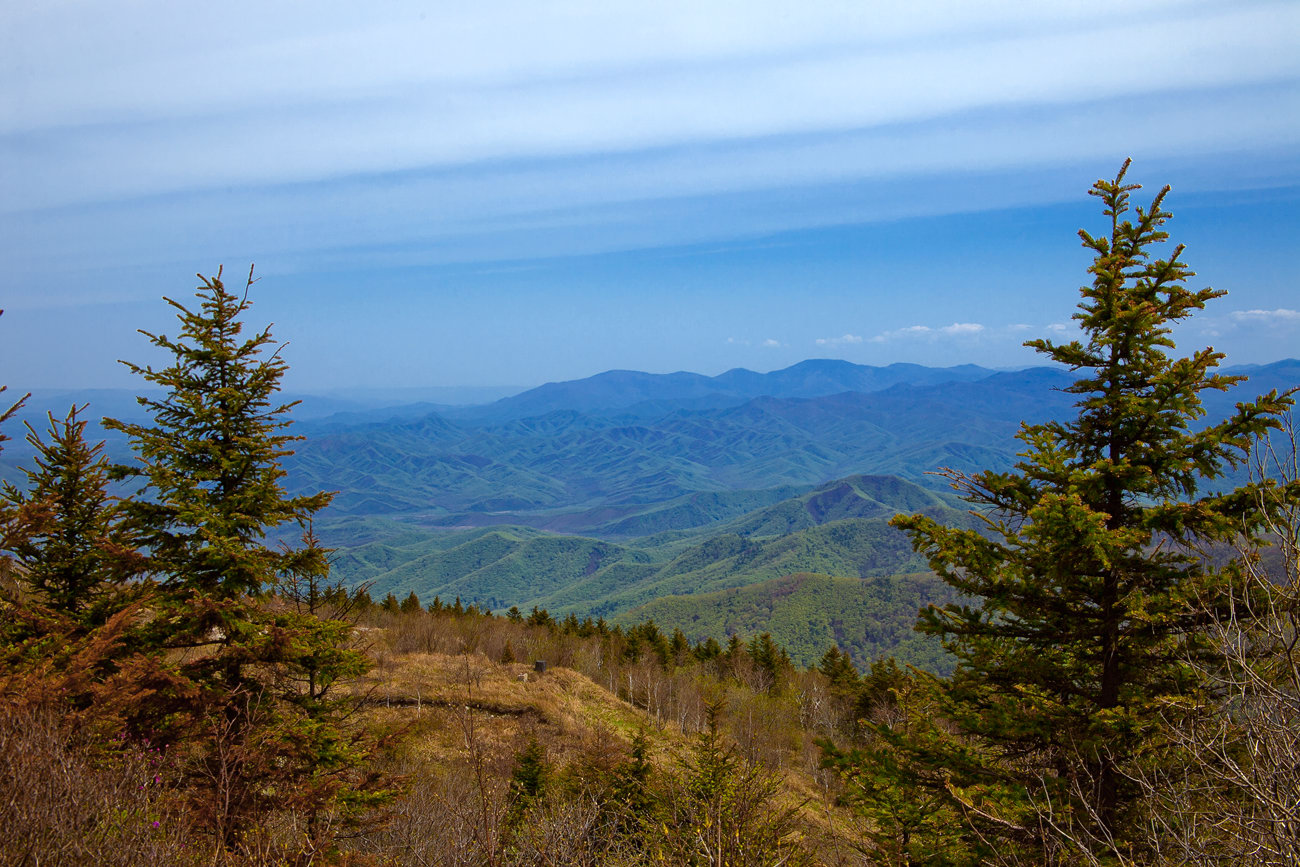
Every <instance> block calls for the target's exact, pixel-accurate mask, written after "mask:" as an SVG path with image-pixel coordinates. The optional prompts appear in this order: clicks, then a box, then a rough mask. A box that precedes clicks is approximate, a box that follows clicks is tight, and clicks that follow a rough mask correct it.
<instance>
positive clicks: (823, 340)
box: [817, 334, 862, 346]
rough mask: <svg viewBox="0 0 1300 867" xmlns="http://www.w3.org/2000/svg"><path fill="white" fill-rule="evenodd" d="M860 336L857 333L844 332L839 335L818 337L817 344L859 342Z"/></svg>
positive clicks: (835, 344) (842, 344) (828, 344)
mask: <svg viewBox="0 0 1300 867" xmlns="http://www.w3.org/2000/svg"><path fill="white" fill-rule="evenodd" d="M861 342H862V338H861V337H860V336H859V335H857V334H844V335H841V336H839V337H818V338H817V345H818V346H846V345H848V344H851V343H861Z"/></svg>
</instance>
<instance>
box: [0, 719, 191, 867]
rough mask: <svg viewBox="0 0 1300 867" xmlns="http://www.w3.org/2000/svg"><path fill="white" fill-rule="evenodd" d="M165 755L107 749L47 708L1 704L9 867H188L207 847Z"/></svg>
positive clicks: (0, 829) (0, 788) (0, 805)
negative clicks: (181, 802)
mask: <svg viewBox="0 0 1300 867" xmlns="http://www.w3.org/2000/svg"><path fill="white" fill-rule="evenodd" d="M172 770H173V769H172V768H171V767H170V762H169V759H168V757H167V755H166V754H165V752H163V751H162V750H158V749H153V748H150V747H148V746H140V745H129V744H127V743H125V742H121V743H119V744H117V745H116V746H114V747H112V748H108V749H106V748H103V747H101V746H98V745H96V744H94V743H91V742H87V741H85V740H84V739H82V738H80V737H78V736H77V735H76V734H72V733H69V732H68V731H67V729H66V728H65V727H64V726H63V725H61V724H60V720H59V719H58V718H57V717H56V716H55V715H54V714H53V713H52V712H51V711H49V710H42V709H32V708H19V707H14V706H13V705H4V706H0V792H4V793H5V795H4V797H0V855H3V861H4V863H7V864H41V865H49V867H56V865H65V864H66V865H78V867H79V865H85V864H100V865H106V867H115V865H122V867H129V865H140V864H158V865H189V864H198V863H203V862H204V859H203V858H202V854H203V849H204V847H203V845H202V843H201V842H200V840H199V838H198V837H197V836H196V835H195V834H194V833H193V829H192V828H191V827H190V825H189V824H188V822H187V821H186V818H185V816H184V814H183V813H182V812H181V811H179V810H178V809H177V805H178V804H177V799H176V797H175V793H174V792H173V791H172V790H171V788H170V783H171V776H172Z"/></svg>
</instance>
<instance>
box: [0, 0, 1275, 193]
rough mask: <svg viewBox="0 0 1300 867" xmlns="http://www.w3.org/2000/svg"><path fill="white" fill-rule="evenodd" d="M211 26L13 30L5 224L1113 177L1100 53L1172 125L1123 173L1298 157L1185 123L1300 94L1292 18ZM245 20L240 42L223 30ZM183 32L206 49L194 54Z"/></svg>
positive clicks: (1241, 12)
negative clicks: (241, 189) (269, 209)
mask: <svg viewBox="0 0 1300 867" xmlns="http://www.w3.org/2000/svg"><path fill="white" fill-rule="evenodd" d="M11 5H12V4H11ZM221 5H222V7H223V9H222V10H220V11H205V10H199V9H197V8H190V9H189V11H188V12H183V13H176V14H172V10H173V4H163V3H161V2H160V0H152V2H150V0H145V2H142V3H139V4H133V7H132V12H131V13H130V14H129V15H123V14H121V13H120V9H118V8H117V7H116V6H112V5H111V4H109V5H102V6H100V7H97V6H96V5H95V4H90V5H82V4H78V5H76V6H75V7H73V6H65V5H63V4H49V8H48V9H46V8H38V7H41V6H42V4H34V6H33V8H32V9H13V10H6V13H5V15H6V18H5V26H6V29H7V30H8V31H9V36H10V38H9V39H8V40H6V43H5V44H6V49H7V53H8V55H9V57H8V58H7V61H6V62H5V64H4V66H3V67H0V77H2V78H3V81H4V83H5V84H6V85H7V86H6V87H5V88H2V89H0V94H2V95H0V138H2V139H3V140H4V141H3V144H4V145H5V146H4V147H3V151H4V156H5V158H6V161H7V162H8V167H9V172H8V174H9V178H10V179H11V181H12V187H13V189H12V190H11V191H10V192H9V196H8V198H10V199H11V200H12V201H11V203H10V207H14V208H23V207H32V206H34V205H37V204H40V203H42V202H49V201H84V200H97V199H102V198H105V197H117V196H131V195H145V194H154V193H162V192H173V191H179V190H193V189H211V188H214V187H226V186H229V185H258V184H275V183H283V182H302V181H314V180H322V179H331V178H339V177H346V176H357V175H371V174H380V173H389V172H394V171H406V170H413V169H433V168H441V169H446V168H449V167H457V166H470V165H482V164H484V163H486V162H488V161H526V160H534V159H550V158H562V157H573V156H581V155H587V156H592V155H611V154H630V153H639V152H644V151H656V150H659V149H664V148H668V149H674V148H681V147H700V146H712V145H717V144H719V143H751V144H752V143H757V142H764V141H768V142H769V143H770V145H771V147H772V149H773V150H772V151H771V152H769V151H768V150H767V148H766V147H764V148H759V149H757V150H755V151H751V152H749V153H747V154H744V155H743V157H744V158H742V159H740V160H738V161H737V160H736V159H735V155H731V157H730V158H729V159H719V160H717V164H716V165H710V166H709V167H708V169H709V171H708V172H707V173H703V174H702V173H698V172H693V171H691V170H690V169H689V168H684V167H681V166H678V167H675V168H674V167H673V166H672V165H671V162H672V161H671V160H668V161H667V163H668V165H666V166H665V167H666V168H668V169H669V171H667V172H661V173H658V174H656V175H654V176H653V183H654V184H658V185H660V187H661V188H662V187H663V185H664V184H665V182H668V188H669V189H671V188H673V187H682V186H684V187H687V188H688V191H695V192H702V191H708V190H712V189H716V188H717V185H719V184H724V185H731V186H730V188H735V186H734V185H737V184H739V185H742V186H748V187H751V188H752V187H755V186H764V185H770V184H772V183H773V181H775V182H776V183H786V182H788V181H789V180H790V179H791V176H792V175H793V176H794V177H796V178H798V177H799V176H806V177H807V178H808V179H813V180H815V179H820V180H823V181H828V180H831V179H834V178H837V177H845V176H846V175H847V176H857V177H862V176H891V175H897V174H899V173H906V172H916V171H933V170H936V169H942V168H945V167H946V168H948V169H957V170H960V169H968V168H987V167H988V166H989V164H990V161H993V162H995V163H997V164H1001V165H1005V164H1014V165H1017V166H1023V165H1025V164H1026V162H1030V161H1041V160H1043V159H1045V158H1048V159H1054V160H1062V159H1069V158H1074V157H1077V156H1079V155H1081V154H1086V155H1095V154H1098V153H1104V154H1106V155H1108V156H1109V155H1110V154H1111V153H1112V152H1113V150H1114V146H1113V139H1112V137H1111V136H1110V135H1109V133H1108V132H1107V131H1106V129H1105V127H1104V124H1100V123H1096V122H1094V121H1093V120H1092V119H1090V118H1086V117H1080V116H1078V115H1077V112H1078V110H1079V109H1080V107H1081V106H1086V105H1088V104H1099V103H1103V102H1105V101H1107V100H1111V99H1120V98H1126V97H1127V95H1128V94H1130V93H1131V89H1132V87H1133V81H1132V77H1131V72H1130V70H1128V69H1127V68H1125V67H1123V66H1122V65H1116V64H1111V63H1107V62H1105V60H1104V58H1101V57H1100V56H1099V55H1098V53H1097V51H1096V45H1098V44H1103V43H1104V44H1107V45H1109V46H1111V47H1112V50H1113V52H1114V53H1116V54H1132V55H1137V54H1141V55H1142V56H1144V57H1146V59H1147V60H1146V63H1145V66H1144V70H1143V72H1144V76H1143V87H1144V88H1146V89H1147V90H1148V91H1151V92H1159V91H1177V92H1178V93H1179V99H1178V102H1177V106H1176V107H1175V108H1176V110H1175V108H1168V107H1164V106H1162V105H1160V104H1154V105H1153V106H1152V107H1151V109H1150V110H1149V111H1144V112H1143V114H1144V115H1151V118H1150V119H1149V120H1148V121H1147V122H1146V123H1145V126H1143V125H1142V124H1139V123H1138V122H1137V121H1135V122H1134V124H1131V125H1130V126H1129V128H1128V129H1127V130H1126V144H1127V146H1128V147H1129V148H1130V149H1132V148H1134V147H1135V146H1136V145H1138V144H1140V143H1142V142H1146V141H1151V142H1157V141H1158V142H1161V143H1165V142H1167V141H1169V140H1170V139H1182V140H1184V141H1185V143H1186V144H1189V145H1192V146H1194V147H1195V148H1197V149H1204V148H1205V147H1212V146H1224V147H1231V146H1234V145H1238V146H1239V145H1241V144H1242V143H1256V142H1270V141H1277V140H1278V138H1279V136H1281V137H1283V138H1285V139H1287V140H1290V141H1294V140H1295V138H1296V133H1297V130H1296V126H1297V125H1296V123H1295V121H1294V113H1293V112H1290V111H1288V110H1287V105H1285V104H1278V103H1277V97H1276V96H1273V97H1271V99H1272V100H1273V102H1274V103H1275V104H1274V105H1273V109H1272V110H1271V111H1263V112H1261V111H1258V110H1256V108H1255V107H1254V105H1253V103H1251V100H1249V99H1247V100H1246V102H1245V103H1243V102H1242V101H1241V100H1242V96H1241V95H1240V94H1235V95H1232V96H1231V98H1230V99H1226V100H1225V99H1222V98H1221V99H1218V100H1217V101H1214V100H1213V98H1212V97H1211V101H1212V102H1214V105H1213V106H1208V107H1207V103H1205V101H1204V100H1205V98H1206V96H1205V94H1206V93H1210V92H1213V91H1216V90H1222V89H1223V88H1233V87H1241V86H1246V85H1255V84H1259V83H1262V82H1277V81H1284V80H1287V79H1290V78H1293V77H1294V76H1296V75H1298V74H1300V55H1298V54H1297V53H1296V52H1295V51H1293V50H1292V49H1293V47H1294V46H1293V45H1292V44H1291V43H1292V41H1293V40H1292V39H1291V38H1290V34H1292V33H1294V32H1295V30H1296V28H1297V27H1300V7H1296V6H1295V5H1294V4H1242V3H1235V4H1224V5H1223V6H1222V7H1221V8H1214V7H1213V6H1210V7H1207V6H1206V5H1205V4H1203V3H1198V2H1193V0H1127V2H1126V0H1097V2H1096V3H1094V4H1089V5H1088V6H1087V7H1084V6H1081V5H1077V4H1043V3H1035V2H1030V0H1013V2H1005V3H1000V4H997V5H996V6H994V7H992V8H991V9H990V8H986V7H984V6H983V5H979V6H978V7H977V5H976V4H967V3H961V2H957V0H926V2H917V3H910V4H907V6H906V11H901V10H902V7H899V8H900V11H890V10H884V9H880V8H877V7H876V6H875V5H872V6H870V7H868V6H857V5H855V4H823V5H817V4H813V5H812V6H810V8H809V10H808V14H806V15H799V16H795V18H791V16H789V15H788V14H786V10H785V8H784V4H781V3H777V2H755V3H752V4H731V3H722V2H718V3H706V2H688V0H678V2H668V3H659V4H649V5H647V4H637V3H631V2H625V3H618V2H611V3H609V4H600V5H599V6H595V7H592V6H587V5H585V4H582V5H576V6H564V5H562V6H560V7H558V8H557V7H551V6H549V5H546V6H541V5H539V6H534V5H532V4H519V3H509V2H492V0H485V2H483V3H479V4H471V5H469V6H465V7H464V8H463V9H461V10H452V9H450V8H446V9H441V10H440V11H439V14H438V15H436V16H434V15H429V16H425V15H424V14H423V12H424V8H423V6H422V4H415V3H407V4H400V3H399V4H394V5H392V6H391V7H390V6H385V7H384V9H383V11H379V12H372V13H370V14H369V15H361V14H359V13H357V12H354V11H349V10H348V8H347V7H346V6H341V7H330V6H328V5H327V6H325V7H323V8H322V9H321V10H320V11H319V14H317V15H313V16H312V20H310V21H304V19H303V16H301V15H300V14H298V13H297V10H294V11H292V12H290V11H287V10H286V11H284V12H277V11H276V10H274V9H269V8H264V7H263V6H262V5H261V4H250V3H240V2H232V3H230V4H221ZM150 7H154V8H150ZM254 12H255V13H256V17H257V20H258V21H259V27H258V29H257V31H256V32H253V33H250V32H249V31H248V30H247V28H244V27H237V26H233V25H234V24H235V22H240V21H242V20H247V18H249V17H252V15H253V13H254ZM1121 12H1122V13H1123V14H1122V19H1121V18H1120V16H1119V14H1118V13H1121ZM73 16H75V23H74V19H73ZM195 32H201V33H204V34H206V35H209V36H210V38H207V39H205V40H203V42H202V43H201V44H196V43H195V42H194V41H193V40H191V39H188V38H185V37H186V36H187V35H188V34H190V33H195ZM1151 44H1159V45H1160V46H1161V51H1159V52H1155V53H1152V52H1150V51H1149V50H1147V49H1148V46H1149V45H1151ZM971 69H979V70H980V71H981V74H980V75H978V76H972V75H970V74H969V70H971ZM213 70H221V73H220V74H219V75H218V74H214V73H213ZM6 73H7V74H6ZM19 78H20V79H21V80H17V79H19ZM1198 90H1199V91H1204V93H1197V91H1198ZM1284 102H1287V101H1286V100H1284ZM1289 104H1290V105H1292V106H1294V104H1295V101H1294V98H1292V99H1291V100H1290V101H1289ZM1027 105H1032V106H1035V112H1034V113H1033V114H1032V116H1031V115H1027V114H1026V113H1025V112H1024V111H1023V108H1024V107H1025V106H1027ZM1064 106H1069V107H1071V111H1070V112H1069V113H1068V114H1067V115H1064V116H1063V115H1061V114H1059V113H1053V110H1052V109H1053V107H1058V108H1059V107H1064ZM1000 110H1006V111H1009V112H1010V113H1011V115H1012V116H1011V117H1010V118H1008V119H1005V122H1004V123H1003V124H1002V125H1001V128H998V127H997V125H996V124H995V125H994V126H992V127H990V126H986V125H985V124H983V123H979V124H975V125H973V126H972V125H969V124H967V123H966V120H968V119H969V118H970V117H971V116H973V115H980V114H982V113H987V112H990V111H994V112H996V111H1000ZM1224 112H1227V114H1226V115H1225V114H1224ZM1208 117H1214V118H1215V122H1214V123H1206V122H1205V121H1206V119H1207V118H1208ZM964 119H965V120H964ZM935 121H940V123H937V124H936V123H934V122H935ZM954 124H956V126H954ZM916 125H920V126H916ZM927 125H928V126H927ZM864 130H865V131H873V130H874V131H876V135H877V138H878V141H876V142H875V145H874V146H873V147H870V148H868V149H866V150H865V151H864V150H863V148H862V147H861V145H860V143H857V142H851V143H847V146H846V143H844V142H840V141H837V139H836V137H837V136H845V135H850V134H856V133H859V132H861V131H864ZM217 131H220V134H215V133H217ZM1157 136H1158V138H1157ZM850 137H852V136H850ZM954 139H958V140H959V146H955V144H956V142H955V141H954ZM855 153H856V154H858V156H857V157H856V158H855V157H854V156H853V155H854V154H855ZM55 154H57V159H55V158H54V156H53V155H55ZM792 154H793V155H794V156H796V157H799V158H797V159H790V158H789V157H790V156H791V155H792ZM819 155H820V156H819ZM782 157H784V159H782ZM783 164H784V166H786V168H785V169H780V168H779V167H780V166H781V165H783ZM773 166H777V167H778V170H777V171H776V172H775V173H774V172H773V170H772V169H773ZM678 172H684V174H681V175H679V174H678ZM765 179H766V180H765ZM647 180H649V179H647Z"/></svg>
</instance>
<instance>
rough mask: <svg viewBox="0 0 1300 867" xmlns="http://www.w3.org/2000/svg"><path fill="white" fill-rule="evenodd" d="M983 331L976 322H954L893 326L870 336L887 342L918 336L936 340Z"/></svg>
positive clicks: (874, 339)
mask: <svg viewBox="0 0 1300 867" xmlns="http://www.w3.org/2000/svg"><path fill="white" fill-rule="evenodd" d="M984 331H985V328H984V326H983V325H981V324H979V323H978V322H954V323H952V324H951V325H942V326H939V327H938V328H931V327H930V326H929V325H908V326H906V327H904V328H895V329H893V330H892V331H882V332H881V333H880V334H877V335H876V336H875V337H873V338H871V342H872V343H888V342H889V341H892V340H908V339H918V338H920V339H929V340H938V339H940V338H945V337H973V336H974V335H977V334H981V333H983V332H984Z"/></svg>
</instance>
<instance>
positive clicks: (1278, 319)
mask: <svg viewBox="0 0 1300 867" xmlns="http://www.w3.org/2000/svg"><path fill="white" fill-rule="evenodd" d="M1229 315H1230V316H1232V318H1233V320H1234V321H1235V322H1240V323H1243V324H1245V323H1264V324H1270V325H1280V324H1291V323H1295V322H1300V310H1291V309H1289V308H1286V307H1279V308H1278V309H1276V310H1234V311H1233V312H1232V313H1231V314H1229Z"/></svg>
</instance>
